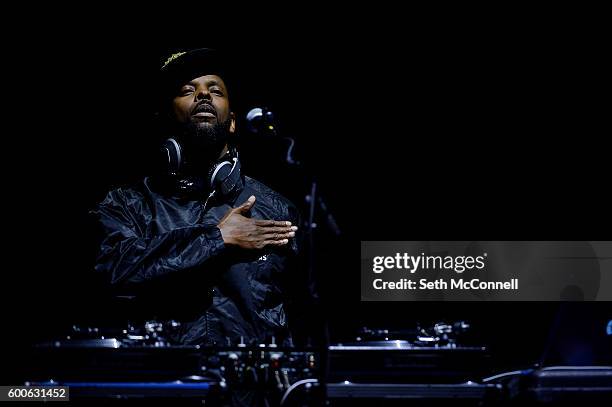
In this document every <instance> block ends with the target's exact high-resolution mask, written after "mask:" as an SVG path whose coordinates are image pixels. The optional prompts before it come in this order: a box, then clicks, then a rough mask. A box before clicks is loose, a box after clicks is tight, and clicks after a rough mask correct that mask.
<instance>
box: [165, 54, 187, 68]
mask: <svg viewBox="0 0 612 407" xmlns="http://www.w3.org/2000/svg"><path fill="white" fill-rule="evenodd" d="M185 54H186V52H177V53H176V54H172V55H170V58H168V59H167V60H166V62H164V66H162V69H164V68H165V67H166V66H168V64H169V63H170V62H172V61H174V60H175V59H177V58H178V57H180V56H181V55H185Z"/></svg>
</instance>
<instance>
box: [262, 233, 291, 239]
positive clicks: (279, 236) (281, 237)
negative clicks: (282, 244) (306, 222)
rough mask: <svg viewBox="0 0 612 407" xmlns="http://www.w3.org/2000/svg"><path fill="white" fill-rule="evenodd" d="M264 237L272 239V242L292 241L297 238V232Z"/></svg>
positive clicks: (271, 234)
mask: <svg viewBox="0 0 612 407" xmlns="http://www.w3.org/2000/svg"><path fill="white" fill-rule="evenodd" d="M263 236H264V237H265V238H266V239H271V240H281V239H291V238H292V237H295V232H288V233H265V234H264V235H263Z"/></svg>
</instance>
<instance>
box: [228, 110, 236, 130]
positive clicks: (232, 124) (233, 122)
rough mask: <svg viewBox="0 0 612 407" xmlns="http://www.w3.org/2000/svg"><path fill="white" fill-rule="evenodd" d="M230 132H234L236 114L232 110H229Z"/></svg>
mask: <svg viewBox="0 0 612 407" xmlns="http://www.w3.org/2000/svg"><path fill="white" fill-rule="evenodd" d="M230 120H231V122H230V128H229V131H230V134H234V133H235V132H236V115H235V114H234V112H230Z"/></svg>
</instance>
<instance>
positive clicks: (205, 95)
mask: <svg viewBox="0 0 612 407" xmlns="http://www.w3.org/2000/svg"><path fill="white" fill-rule="evenodd" d="M202 99H206V100H210V92H209V91H208V89H206V88H200V90H198V92H197V93H196V101H199V100H202Z"/></svg>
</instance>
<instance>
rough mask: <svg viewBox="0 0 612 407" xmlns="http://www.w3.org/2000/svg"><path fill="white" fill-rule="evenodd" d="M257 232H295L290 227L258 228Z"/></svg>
mask: <svg viewBox="0 0 612 407" xmlns="http://www.w3.org/2000/svg"><path fill="white" fill-rule="evenodd" d="M259 230H260V231H261V233H263V234H269V233H289V232H295V229H293V228H292V227H291V226H260V227H259Z"/></svg>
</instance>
